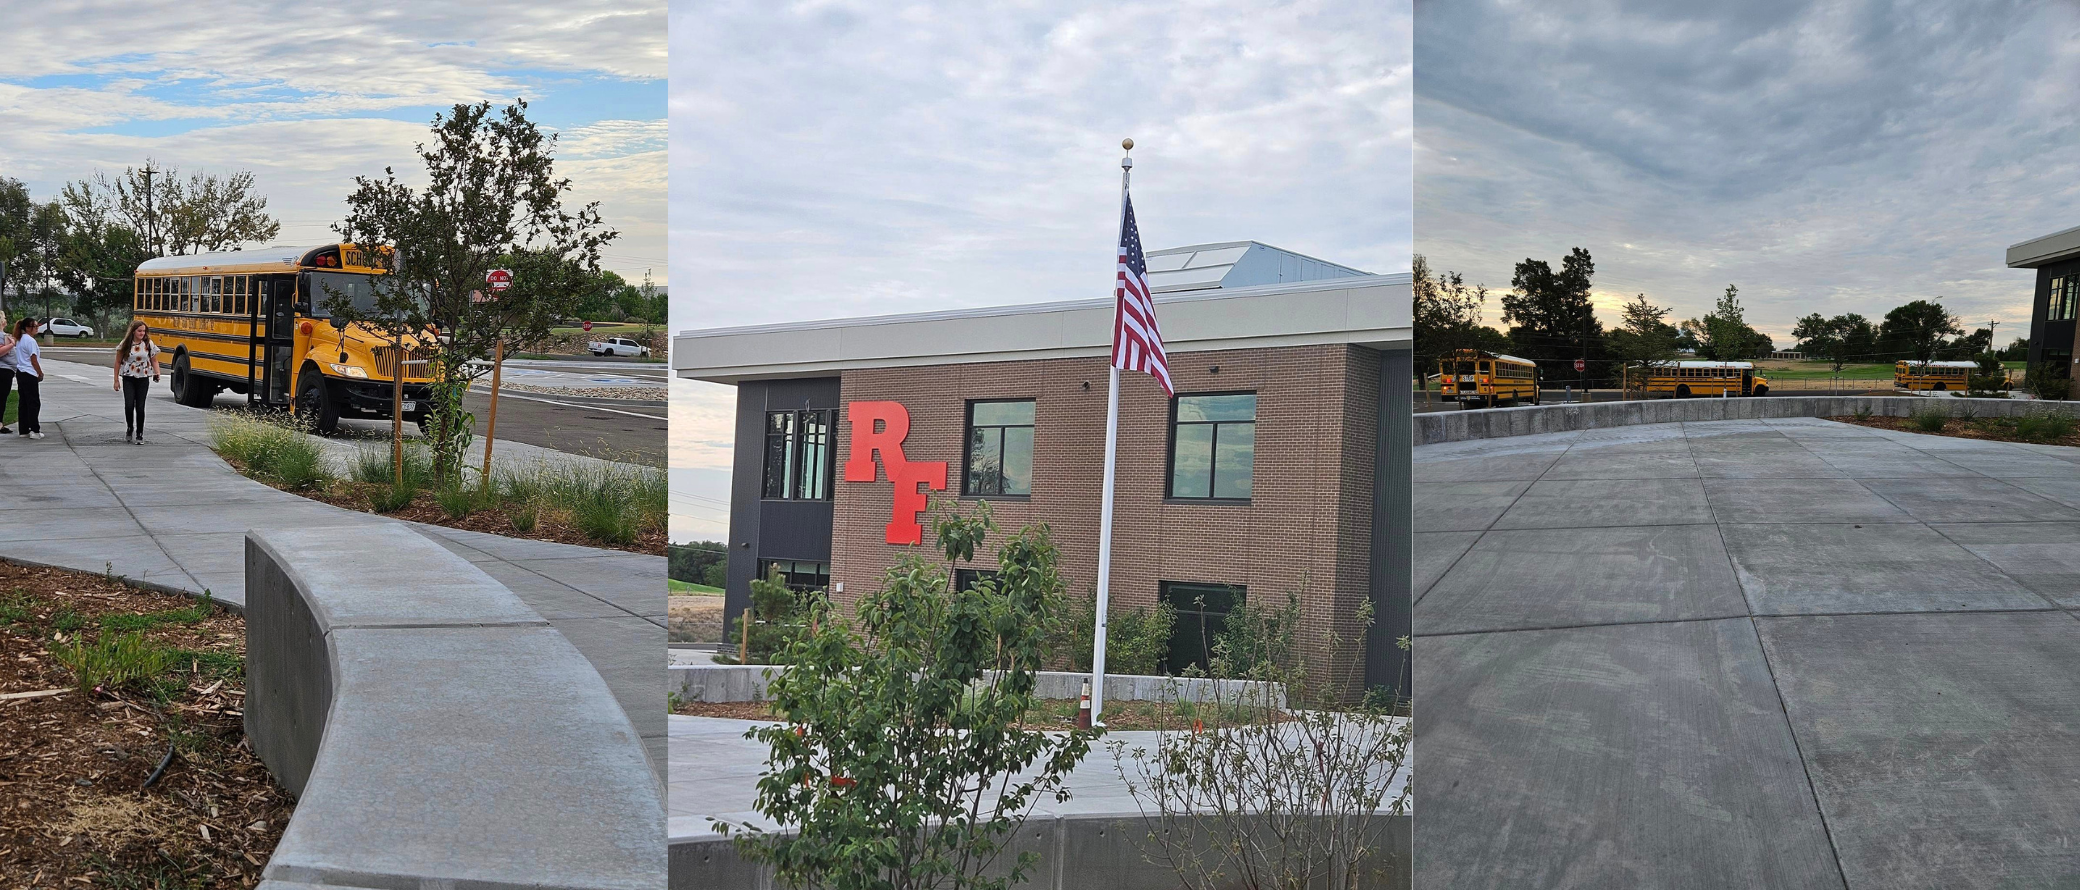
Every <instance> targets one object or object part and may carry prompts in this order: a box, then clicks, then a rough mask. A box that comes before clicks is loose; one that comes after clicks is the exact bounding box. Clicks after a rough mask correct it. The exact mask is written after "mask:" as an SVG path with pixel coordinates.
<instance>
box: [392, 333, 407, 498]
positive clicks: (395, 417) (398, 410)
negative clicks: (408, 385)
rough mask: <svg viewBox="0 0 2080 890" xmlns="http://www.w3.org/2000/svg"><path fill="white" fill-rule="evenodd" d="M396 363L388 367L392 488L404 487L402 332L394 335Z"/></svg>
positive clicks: (393, 347)
mask: <svg viewBox="0 0 2080 890" xmlns="http://www.w3.org/2000/svg"><path fill="white" fill-rule="evenodd" d="M395 339H396V341H397V342H396V344H395V345H394V346H392V347H391V348H392V349H393V350H395V351H396V357H397V363H396V365H394V366H393V367H391V369H390V463H391V466H392V467H393V468H394V475H395V478H394V480H393V481H392V483H391V485H392V487H394V488H403V487H404V334H402V333H399V334H397V335H396V338H395Z"/></svg>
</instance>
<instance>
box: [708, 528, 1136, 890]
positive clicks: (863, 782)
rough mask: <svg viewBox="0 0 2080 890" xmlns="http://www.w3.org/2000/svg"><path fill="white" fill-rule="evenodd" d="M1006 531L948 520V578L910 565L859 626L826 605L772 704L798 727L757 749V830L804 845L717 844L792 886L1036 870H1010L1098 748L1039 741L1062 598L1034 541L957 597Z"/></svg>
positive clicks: (966, 881) (745, 831) (989, 880)
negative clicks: (969, 567) (1035, 723)
mask: <svg viewBox="0 0 2080 890" xmlns="http://www.w3.org/2000/svg"><path fill="white" fill-rule="evenodd" d="M992 528H993V526H992V524H991V520H990V518H989V513H988V511H987V508H986V505H985V508H984V510H983V511H982V512H981V513H979V514H978V515H976V516H973V517H969V516H962V515H959V514H954V513H949V514H942V515H941V516H940V517H938V518H937V519H936V520H935V522H934V531H935V533H936V540H937V542H938V545H939V550H940V552H941V553H943V554H944V555H945V557H946V564H940V563H938V562H937V561H935V560H934V561H928V560H925V559H923V558H921V557H918V556H915V555H912V556H906V557H904V558H903V560H902V561H901V562H900V563H899V564H897V565H896V566H895V567H894V568H891V569H889V571H888V573H887V574H885V575H883V576H882V580H881V587H880V589H879V590H876V591H874V592H872V593H869V594H867V595H866V596H865V597H864V598H863V599H861V601H860V603H859V609H858V614H857V617H856V618H848V617H846V616H844V615H842V614H841V613H838V612H836V611H834V610H832V609H831V608H830V607H829V605H828V603H827V601H826V602H823V603H820V604H819V605H818V606H817V609H818V610H819V613H818V615H817V616H816V620H815V621H814V622H812V626H814V628H815V630H814V632H813V633H810V634H804V635H802V636H801V637H800V638H799V639H798V640H797V641H796V642H795V643H794V644H793V645H791V646H789V647H788V650H787V652H786V654H785V655H784V656H782V657H781V658H780V659H779V660H780V661H783V662H786V663H787V664H789V665H790V667H789V668H788V669H787V671H786V672H785V673H783V674H780V675H778V676H776V677H775V678H774V679H773V681H772V683H771V685H770V686H769V687H768V690H767V692H768V695H769V697H770V699H771V701H772V703H773V707H774V709H775V710H776V711H777V712H778V713H779V714H780V716H781V719H782V720H783V721H785V722H784V723H783V724H781V725H775V726H765V727H760V728H756V729H753V730H751V731H750V732H748V733H746V734H745V736H746V738H751V739H756V740H758V741H760V742H763V743H765V744H766V745H767V746H769V748H770V753H769V754H768V755H767V759H766V771H765V775H764V776H763V777H762V778H760V779H759V782H758V804H757V806H758V810H759V812H761V813H763V814H765V815H766V816H767V817H768V818H771V819H773V820H774V821H777V822H780V823H782V824H785V825H791V826H794V827H795V828H796V831H795V833H794V834H793V835H791V836H789V835H778V834H767V833H765V832H763V831H761V830H760V829H759V828H757V827H756V826H751V827H747V828H738V827H735V826H729V825H718V828H720V829H722V830H723V831H726V832H735V833H737V834H738V838H739V839H738V845H739V847H738V848H739V849H740V850H742V851H744V853H745V854H746V855H747V856H748V857H750V858H752V859H755V860H758V861H763V862H766V863H769V864H771V865H773V866H774V869H775V871H776V872H778V876H779V878H780V880H781V881H782V882H784V883H786V884H788V885H790V886H798V887H827V888H834V890H924V888H956V890H966V888H994V890H1002V888H1005V887H1009V886H1011V885H1013V884H1017V883H1020V882H1022V881H1023V880H1025V877H1026V875H1028V874H1030V872H1031V871H1032V869H1033V867H1034V865H1035V864H1037V861H1038V857H1037V854H1035V853H1032V852H1030V851H1028V852H1024V853H1021V854H1019V856H1018V857H1017V859H1016V861H1014V862H1010V863H1008V867H1007V866H1006V864H1000V863H999V862H998V860H999V859H1000V858H1002V857H1003V856H1004V852H1005V847H1006V846H1007V845H1008V843H1009V841H1010V840H1011V838H1012V835H1013V833H1014V832H1016V831H1017V830H1018V827H1019V826H1020V825H1021V824H1023V822H1024V821H1025V817H1026V814H1027V813H1029V812H1030V811H1031V809H1032V807H1033V806H1034V804H1035V803H1037V802H1038V800H1039V799H1040V798H1041V797H1042V796H1051V797H1054V798H1055V799H1056V800H1057V801H1060V800H1067V799H1068V793H1067V791H1066V781H1067V779H1068V774H1069V771H1070V770H1071V769H1073V768H1074V767H1075V765H1076V763H1077V761H1079V760H1081V759H1083V756H1084V755H1085V754H1086V753H1088V752H1089V750H1090V742H1091V739H1092V738H1093V737H1095V735H1096V734H1095V733H1094V732H1092V731H1089V730H1082V731H1076V732H1070V733H1066V734H1063V735H1060V736H1052V735H1050V734H1048V733H1044V732H1040V731H1038V730H1034V729H1026V728H1024V723H1025V720H1026V714H1027V712H1028V711H1029V710H1031V709H1032V707H1033V705H1034V702H1035V697H1034V695H1033V691H1034V684H1035V681H1036V678H1037V672H1038V671H1039V669H1040V662H1041V659H1042V656H1043V652H1042V645H1043V642H1044V640H1045V639H1046V637H1047V634H1048V632H1049V630H1050V628H1051V626H1052V625H1053V624H1054V622H1055V621H1056V620H1058V617H1059V609H1060V607H1061V603H1062V600H1063V595H1062V580H1061V576H1060V575H1059V574H1057V572H1056V568H1055V564H1056V560H1057V556H1056V552H1055V549H1054V545H1053V544H1052V543H1050V542H1049V540H1048V537H1047V530H1046V528H1045V527H1042V526H1036V527H1032V528H1028V529H1026V530H1024V531H1023V532H1021V533H1020V534H1019V535H1018V536H1017V537H1015V538H1013V539H1012V540H1011V541H1010V542H1009V543H1007V544H1005V545H1004V546H1003V547H1002V548H1000V549H999V550H998V552H997V574H996V575H995V576H993V577H988V578H985V579H983V580H981V581H979V582H977V583H975V584H971V585H969V586H968V587H966V588H958V589H957V588H956V587H955V586H954V585H953V584H952V576H953V573H952V572H949V571H948V569H949V568H951V567H952V566H958V565H960V564H962V563H967V562H971V561H972V560H973V558H974V555H975V550H976V547H977V546H978V545H980V544H981V543H982V541H983V539H984V538H985V537H986V536H987V534H988V532H989V531H990V530H991V529H992ZM1029 770H1030V772H1028V771H1029ZM992 872H996V876H994V877H991V876H989V875H990V874H991V873H992Z"/></svg>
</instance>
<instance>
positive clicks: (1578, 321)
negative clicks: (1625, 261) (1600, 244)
mask: <svg viewBox="0 0 2080 890" xmlns="http://www.w3.org/2000/svg"><path fill="white" fill-rule="evenodd" d="M1595 274H1596V263H1595V261H1594V260H1592V259H1590V257H1589V252H1588V251H1586V250H1583V249H1581V248H1579V247H1577V248H1574V249H1573V250H1572V251H1569V252H1568V254H1567V256H1565V257H1562V258H1561V260H1560V271H1558V272H1555V271H1553V267H1552V266H1551V265H1549V264H1547V263H1546V261H1545V260H1534V259H1525V260H1524V261H1523V262H1521V263H1518V264H1517V267H1516V272H1515V274H1514V275H1512V276H1511V278H1510V287H1511V288H1512V289H1513V290H1512V291H1511V292H1510V293H1506V294H1503V295H1502V320H1503V322H1504V323H1505V324H1508V325H1510V329H1509V339H1510V342H1511V343H1512V344H1513V347H1512V351H1513V352H1516V353H1517V354H1518V355H1521V356H1524V357H1525V358H1529V359H1533V360H1539V359H1544V360H1547V361H1572V360H1574V359H1577V358H1583V359H1589V360H1590V361H1592V362H1596V361H1601V360H1602V358H1603V346H1602V344H1603V325H1602V323H1601V322H1599V321H1597V320H1596V310H1595V307H1593V306H1591V305H1590V303H1589V282H1590V279H1591V278H1593V277H1594V276H1595ZM1569 367H1570V368H1571V367H1572V366H1571V365H1569ZM1596 373H1597V372H1596V371H1594V370H1593V369H1592V370H1591V371H1589V372H1586V373H1585V375H1584V379H1585V380H1586V378H1587V377H1588V376H1593V375H1595V374H1596Z"/></svg>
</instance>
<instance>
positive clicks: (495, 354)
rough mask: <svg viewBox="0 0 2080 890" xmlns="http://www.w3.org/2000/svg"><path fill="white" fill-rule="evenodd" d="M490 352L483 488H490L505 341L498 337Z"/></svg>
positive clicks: (504, 358) (487, 489)
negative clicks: (489, 386)
mask: <svg viewBox="0 0 2080 890" xmlns="http://www.w3.org/2000/svg"><path fill="white" fill-rule="evenodd" d="M491 348H492V353H491V419H490V420H489V421H487V422H485V424H484V490H486V491H489V490H491V442H492V440H493V438H494V437H495V436H496V435H497V433H498V376H499V371H500V369H502V368H504V367H505V363H506V341H505V338H504V337H500V338H499V339H498V342H497V343H495V344H493V345H492V347H491Z"/></svg>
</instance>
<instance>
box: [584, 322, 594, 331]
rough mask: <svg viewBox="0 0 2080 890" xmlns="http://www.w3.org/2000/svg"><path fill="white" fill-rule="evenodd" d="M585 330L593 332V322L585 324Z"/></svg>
mask: <svg viewBox="0 0 2080 890" xmlns="http://www.w3.org/2000/svg"><path fill="white" fill-rule="evenodd" d="M585 330H588V331H590V330H592V322H589V321H588V322H586V323H585Z"/></svg>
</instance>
